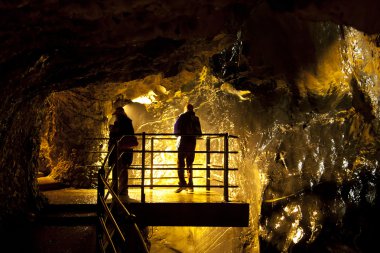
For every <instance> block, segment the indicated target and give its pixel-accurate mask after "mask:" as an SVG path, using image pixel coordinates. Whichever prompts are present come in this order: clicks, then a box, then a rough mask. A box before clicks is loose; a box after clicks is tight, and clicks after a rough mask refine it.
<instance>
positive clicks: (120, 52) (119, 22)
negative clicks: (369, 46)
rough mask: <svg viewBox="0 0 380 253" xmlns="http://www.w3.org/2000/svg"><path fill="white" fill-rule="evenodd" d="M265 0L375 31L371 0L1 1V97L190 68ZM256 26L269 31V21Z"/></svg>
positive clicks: (261, 11) (305, 15)
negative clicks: (261, 25)
mask: <svg viewBox="0 0 380 253" xmlns="http://www.w3.org/2000/svg"><path fill="white" fill-rule="evenodd" d="M266 4H268V5H269V8H270V9H271V10H274V11H278V12H280V13H292V15H295V16H296V17H297V18H300V19H310V20H328V21H332V22H336V23H339V24H345V25H351V26H353V27H356V28H357V29H359V30H362V31H364V32H368V33H376V32H378V31H380V21H379V20H378V18H377V13H378V10H380V4H379V2H378V1H371V0H364V1H352V0H351V1H343V0H334V1H320V0H318V1H317V0H309V1H297V0H293V1H291V0H288V1H275V0H268V1H260V0H255V1H246V0H241V1H236V0H222V1H221V0H219V1H205V2H200V1H151V0H144V1H141V0H138V1H120V0H113V1H107V3H105V2H101V1H86V0H82V1H54V0H51V1H47V0H46V1H28V0H19V1H2V2H1V3H0V12H1V15H0V26H1V29H0V38H1V39H0V47H1V51H0V54H1V55H0V67H1V68H0V74H1V77H0V78H1V82H2V86H3V87H6V89H3V92H4V93H3V94H2V95H3V97H4V95H5V96H7V94H12V93H16V94H20V95H22V96H24V97H27V96H33V94H36V93H44V92H45V93H49V92H52V91H59V90H65V89H70V88H73V87H76V86H86V85H88V84H92V85H95V84H100V83H112V82H126V81H130V80H134V79H139V78H143V77H145V76H147V75H150V74H156V73H164V75H165V76H174V75H176V74H178V73H179V72H180V71H182V70H187V71H194V69H197V68H200V67H201V66H202V64H204V63H205V59H207V57H210V56H212V54H215V53H218V52H220V51H221V50H222V49H223V48H225V47H228V46H229V45H231V43H232V42H233V40H234V36H235V34H236V31H238V30H239V29H241V28H242V27H244V26H245V29H247V30H250V25H251V24H250V23H249V22H251V21H252V17H254V16H260V15H261V16H263V17H264V18H265V15H266V14H267V13H266V12H268V8H263V7H262V6H263V5H266ZM363 15H365V16H366V18H365V19H364V18H362V17H363ZM264 23H265V22H264ZM256 27H257V24H256ZM253 28H255V24H253ZM263 29H271V27H270V23H269V24H267V25H264V26H263ZM247 39H249V38H247ZM194 59H200V60H194ZM202 61H203V62H202ZM249 61H250V59H249V58H248V64H249V63H250V62H249ZM254 64H255V62H252V63H251V66H252V65H254ZM299 64H303V63H299ZM287 71H294V70H293V69H291V70H287ZM20 87H22V88H20ZM14 96H15V97H17V95H14ZM13 99H16V98H13Z"/></svg>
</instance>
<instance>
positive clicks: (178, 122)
mask: <svg viewBox="0 0 380 253" xmlns="http://www.w3.org/2000/svg"><path fill="white" fill-rule="evenodd" d="M181 124H182V117H181V116H179V117H178V119H177V120H176V122H175V123H174V134H175V136H179V135H181V128H182V127H181Z"/></svg>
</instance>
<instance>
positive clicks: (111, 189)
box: [93, 132, 238, 252]
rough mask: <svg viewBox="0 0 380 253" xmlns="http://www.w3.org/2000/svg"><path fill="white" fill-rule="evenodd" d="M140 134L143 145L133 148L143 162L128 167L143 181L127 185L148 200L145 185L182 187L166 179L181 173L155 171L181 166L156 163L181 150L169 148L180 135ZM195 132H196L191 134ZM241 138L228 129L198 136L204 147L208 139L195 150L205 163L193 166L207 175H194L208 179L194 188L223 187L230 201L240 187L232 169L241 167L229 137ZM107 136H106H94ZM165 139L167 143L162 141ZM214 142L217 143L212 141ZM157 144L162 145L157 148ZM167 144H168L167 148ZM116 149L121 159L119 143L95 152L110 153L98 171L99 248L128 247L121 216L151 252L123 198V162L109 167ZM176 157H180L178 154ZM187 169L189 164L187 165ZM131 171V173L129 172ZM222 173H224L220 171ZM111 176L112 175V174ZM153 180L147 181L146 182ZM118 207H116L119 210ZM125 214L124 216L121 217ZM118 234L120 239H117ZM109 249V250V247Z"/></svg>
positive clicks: (195, 169)
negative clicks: (234, 181)
mask: <svg viewBox="0 0 380 253" xmlns="http://www.w3.org/2000/svg"><path fill="white" fill-rule="evenodd" d="M135 136H136V137H138V140H139V145H138V146H137V147H136V148H135V149H133V150H132V152H133V154H134V156H135V158H136V159H134V161H140V164H136V163H135V164H132V165H131V166H129V167H128V168H124V169H128V170H131V171H133V170H135V171H139V172H140V176H139V177H130V178H129V181H136V180H137V181H139V182H140V183H136V184H129V183H128V184H127V185H125V186H126V187H127V188H140V189H141V202H142V203H144V202H145V189H146V188H150V189H153V188H156V187H157V188H160V187H178V184H168V183H167V182H165V180H175V179H178V177H177V176H175V177H174V176H172V177H163V176H160V177H154V172H155V171H168V170H175V171H177V170H178V167H177V166H176V165H177V164H176V163H159V164H158V163H155V161H154V160H155V155H162V154H164V155H165V154H178V150H176V148H172V150H170V149H167V147H168V146H174V145H168V142H172V141H177V137H176V136H174V135H173V134H165V133H161V134H156V133H145V132H143V133H136V134H135ZM182 136H185V135H182ZM187 136H193V135H187ZM231 138H234V139H235V138H237V137H236V136H233V135H229V134H228V133H224V134H202V135H201V136H200V137H199V136H198V138H197V142H198V144H197V146H198V147H200V146H202V145H200V144H201V143H200V142H201V141H204V142H205V143H204V146H203V147H204V148H198V149H197V150H195V151H194V153H195V154H196V156H199V155H202V154H203V155H205V159H204V162H203V163H194V164H193V167H192V170H193V171H201V172H202V171H203V172H204V176H194V177H193V178H194V179H203V180H205V183H204V184H197V185H193V187H194V188H197V187H204V188H205V189H206V190H208V191H209V190H210V189H211V188H222V189H223V197H224V201H226V202H228V201H229V189H230V188H236V187H238V186H237V185H232V184H230V182H229V176H230V174H229V172H230V171H237V168H231V167H229V166H230V163H229V156H230V155H231V154H237V153H238V152H237V151H231V150H230V147H229V146H230V145H229V139H231ZM94 139H98V140H99V139H101V140H107V141H108V139H106V138H94ZM160 142H164V143H160ZM212 142H214V143H213V145H212ZM157 146H159V148H158V149H157ZM165 147H166V148H165ZM113 149H116V150H115V151H116V154H117V155H116V157H117V158H118V159H120V158H121V157H122V155H123V152H120V151H119V150H118V145H115V146H114V147H112V149H111V150H110V151H109V152H104V151H95V152H93V153H106V156H105V158H104V160H103V163H102V165H101V168H100V170H99V172H98V218H99V224H98V229H97V231H98V233H97V234H98V249H100V250H99V251H100V252H109V251H110V249H111V252H121V251H123V249H124V248H125V247H126V244H127V238H126V235H125V231H123V227H124V226H125V225H126V224H121V222H120V219H122V221H123V222H126V223H128V225H129V226H131V227H132V228H133V231H135V235H137V241H138V247H139V250H140V251H141V252H148V247H147V245H146V243H145V241H144V238H143V236H142V234H141V230H140V229H139V227H138V225H137V224H136V222H135V216H134V215H133V214H131V213H130V212H129V211H128V209H127V208H126V206H125V204H126V202H124V203H123V201H121V199H120V195H119V194H118V193H119V185H118V184H119V174H120V173H119V172H120V169H121V168H118V166H120V163H119V162H118V159H117V161H116V162H115V164H113V165H112V166H111V167H108V169H107V171H106V164H107V162H108V159H109V156H110V154H111V152H112V151H113ZM212 156H222V158H219V159H213V157H212ZM174 159H176V157H175V158H174ZM215 161H216V162H218V161H219V162H220V161H222V163H221V164H214V163H213V162H215ZM185 170H186V168H185ZM147 171H149V177H146V175H145V173H146V172H147ZM212 172H213V173H220V172H221V173H222V175H221V177H220V178H222V179H218V178H215V177H213V175H212ZM128 174H129V173H128ZM219 176H220V175H219ZM110 177H111V178H110ZM155 180H163V181H164V183H161V184H160V183H156V182H155ZM146 181H147V182H149V183H147V184H146V183H145V182H146ZM111 196H112V202H111V203H108V200H109V199H111V198H110V197H111ZM115 210H116V211H115ZM120 217H121V218H120ZM115 238H116V240H115ZM107 249H108V250H107Z"/></svg>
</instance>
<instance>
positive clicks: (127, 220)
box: [97, 147, 149, 253]
mask: <svg viewBox="0 0 380 253" xmlns="http://www.w3.org/2000/svg"><path fill="white" fill-rule="evenodd" d="M113 148H114V147H112V149H113ZM112 149H111V151H112ZM111 151H110V152H109V153H108V154H107V155H106V157H105V159H104V162H103V165H102V167H101V169H100V170H99V173H98V195H97V205H98V208H97V210H98V219H99V222H98V226H97V251H98V252H114V253H118V252H125V251H126V249H127V248H128V247H130V246H128V243H130V242H128V239H129V238H127V236H128V235H127V234H128V233H127V232H126V229H125V228H126V226H130V227H132V231H133V232H134V235H135V237H137V245H135V246H133V247H136V249H134V250H137V251H138V252H145V253H148V252H149V250H148V247H147V245H146V243H145V240H144V238H143V236H142V234H141V231H140V228H139V227H138V225H137V224H136V222H135V215H133V214H131V213H130V212H129V210H128V209H127V208H126V206H125V204H124V203H123V202H122V201H121V200H120V198H119V194H117V193H116V192H115V191H114V190H113V186H112V185H110V184H109V183H108V180H107V179H106V178H108V175H107V176H106V173H105V165H106V163H107V161H108V158H109V154H110V153H111ZM109 171H112V170H109ZM106 190H107V194H105V191H106ZM109 194H111V195H112V202H111V204H109V203H107V200H108V197H109ZM120 217H121V218H120Z"/></svg>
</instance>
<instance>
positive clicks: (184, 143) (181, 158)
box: [174, 104, 202, 193]
mask: <svg viewBox="0 0 380 253" xmlns="http://www.w3.org/2000/svg"><path fill="white" fill-rule="evenodd" d="M186 109H187V111H186V112H185V113H182V114H181V115H180V116H179V117H178V119H177V121H176V122H175V124H174V134H175V135H176V136H179V137H178V138H179V144H178V147H177V148H178V179H179V188H178V189H177V190H176V193H179V192H181V191H182V190H185V189H186V187H188V189H189V190H190V191H193V171H192V166H193V162H194V157H195V153H194V151H195V146H196V138H197V137H198V136H200V135H201V134H202V130H201V124H200V122H199V118H198V117H197V116H195V113H194V107H193V106H192V105H191V104H188V105H187V106H186ZM186 135H191V136H186ZM185 161H186V168H187V176H188V180H189V182H188V183H187V184H186V180H185V172H184V171H185Z"/></svg>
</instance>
